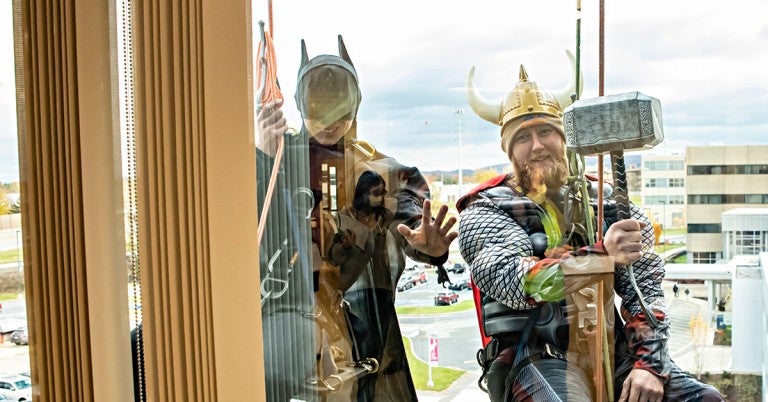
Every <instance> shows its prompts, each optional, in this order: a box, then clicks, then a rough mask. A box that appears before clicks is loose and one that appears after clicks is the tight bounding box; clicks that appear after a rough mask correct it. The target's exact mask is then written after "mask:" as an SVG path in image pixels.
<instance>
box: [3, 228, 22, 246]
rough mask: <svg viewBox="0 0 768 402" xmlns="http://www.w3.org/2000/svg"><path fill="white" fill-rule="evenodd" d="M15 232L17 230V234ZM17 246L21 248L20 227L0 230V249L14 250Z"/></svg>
mask: <svg viewBox="0 0 768 402" xmlns="http://www.w3.org/2000/svg"><path fill="white" fill-rule="evenodd" d="M16 232H18V235H17V234H16ZM17 236H18V239H17ZM17 248H21V229H6V230H0V251H3V250H15V249H17Z"/></svg>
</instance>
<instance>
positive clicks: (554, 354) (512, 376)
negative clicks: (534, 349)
mask: <svg viewBox="0 0 768 402" xmlns="http://www.w3.org/2000/svg"><path fill="white" fill-rule="evenodd" d="M542 359H558V360H562V361H564V362H567V361H568V359H567V358H566V357H565V353H563V351H562V350H560V349H559V348H558V347H557V346H554V345H550V344H548V343H545V344H544V350H542V351H541V352H538V353H533V354H530V355H528V356H526V357H525V358H524V359H522V360H520V362H519V363H517V364H516V365H515V367H514V368H512V370H510V372H509V374H507V378H506V380H505V381H504V384H505V388H506V391H505V393H508V392H509V390H510V389H511V388H512V385H513V384H514V383H515V380H517V376H518V375H519V374H520V371H521V370H522V369H523V368H524V367H525V366H527V365H529V364H531V363H534V362H537V361H539V360H542Z"/></svg>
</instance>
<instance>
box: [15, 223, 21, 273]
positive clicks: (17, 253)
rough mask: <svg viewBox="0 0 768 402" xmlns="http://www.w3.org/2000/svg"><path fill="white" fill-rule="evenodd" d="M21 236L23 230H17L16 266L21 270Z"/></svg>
mask: <svg viewBox="0 0 768 402" xmlns="http://www.w3.org/2000/svg"><path fill="white" fill-rule="evenodd" d="M20 237H21V231H19V230H17V231H16V268H17V269H18V270H19V271H21V242H20V241H19V238H20Z"/></svg>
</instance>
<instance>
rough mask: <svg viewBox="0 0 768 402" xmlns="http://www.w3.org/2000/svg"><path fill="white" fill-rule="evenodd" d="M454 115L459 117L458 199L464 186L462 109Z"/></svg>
mask: <svg viewBox="0 0 768 402" xmlns="http://www.w3.org/2000/svg"><path fill="white" fill-rule="evenodd" d="M454 113H456V115H458V116H459V197H461V196H462V195H464V193H463V191H462V185H463V184H464V180H463V178H464V176H463V171H462V167H461V115H462V114H464V111H463V110H462V109H458V110H456V111H455V112H454Z"/></svg>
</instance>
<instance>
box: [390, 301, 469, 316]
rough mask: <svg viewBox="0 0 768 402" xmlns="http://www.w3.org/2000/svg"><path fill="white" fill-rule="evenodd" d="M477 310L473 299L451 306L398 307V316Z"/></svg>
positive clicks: (396, 309)
mask: <svg viewBox="0 0 768 402" xmlns="http://www.w3.org/2000/svg"><path fill="white" fill-rule="evenodd" d="M473 308H475V303H474V302H473V301H472V299H471V298H470V299H467V300H462V301H460V302H458V303H456V304H452V305H450V306H426V307H419V306H401V307H396V308H395V311H397V314H398V315H399V314H441V313H455V312H457V311H464V310H469V309H473Z"/></svg>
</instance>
